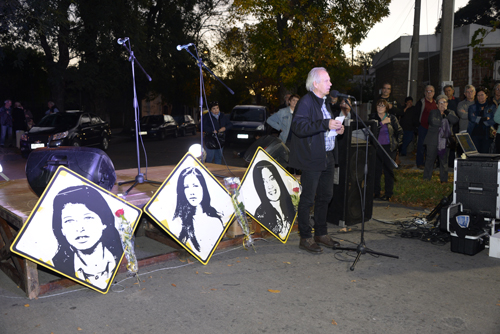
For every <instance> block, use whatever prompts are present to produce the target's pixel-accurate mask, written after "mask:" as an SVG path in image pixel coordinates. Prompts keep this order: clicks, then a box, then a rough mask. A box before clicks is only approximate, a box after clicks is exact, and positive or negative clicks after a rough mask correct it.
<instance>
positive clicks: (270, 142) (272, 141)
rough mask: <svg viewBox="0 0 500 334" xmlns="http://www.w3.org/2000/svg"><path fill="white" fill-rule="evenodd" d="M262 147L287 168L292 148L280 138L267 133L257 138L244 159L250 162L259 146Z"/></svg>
mask: <svg viewBox="0 0 500 334" xmlns="http://www.w3.org/2000/svg"><path fill="white" fill-rule="evenodd" d="M259 146H260V147H262V148H263V149H264V150H265V151H266V152H267V153H268V154H269V155H270V156H272V157H273V159H274V160H276V161H277V162H278V163H279V164H280V165H281V167H283V168H286V167H287V166H288V154H289V153H290V150H289V149H288V147H287V146H286V145H285V144H284V143H283V142H282V141H281V139H279V138H278V137H275V136H272V135H267V136H262V137H260V138H259V139H257V140H256V141H255V142H254V143H253V144H252V145H250V147H249V148H248V149H247V150H246V151H245V154H244V155H243V159H244V160H245V161H246V162H248V163H250V162H251V161H252V158H253V156H254V155H255V151H257V148H259Z"/></svg>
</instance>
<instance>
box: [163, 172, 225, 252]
mask: <svg viewBox="0 0 500 334" xmlns="http://www.w3.org/2000/svg"><path fill="white" fill-rule="evenodd" d="M221 217H222V215H221V214H220V213H219V212H217V210H216V209H215V208H214V207H213V206H212V205H211V199H210V193H209V192H208V187H207V183H206V181H205V178H204V177H203V175H202V174H201V172H200V170H199V169H197V168H196V167H187V168H185V169H184V170H183V171H182V172H181V173H180V176H179V179H178V181H177V204H176V207H175V212H174V216H173V219H172V224H171V225H172V226H171V227H172V232H174V234H176V235H177V236H178V238H179V240H180V241H181V242H182V243H183V244H185V245H187V246H188V247H189V248H190V249H191V250H193V251H194V252H195V253H197V254H198V255H200V257H202V258H205V257H206V256H207V255H208V254H209V253H210V251H211V250H212V249H213V248H214V246H215V244H216V243H217V240H218V238H219V237H220V235H221V233H222V230H223V229H224V224H223V222H222V219H221ZM177 227H179V228H177ZM176 231H177V232H178V233H176Z"/></svg>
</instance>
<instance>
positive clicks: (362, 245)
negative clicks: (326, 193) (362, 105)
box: [333, 99, 399, 271]
mask: <svg viewBox="0 0 500 334" xmlns="http://www.w3.org/2000/svg"><path fill="white" fill-rule="evenodd" d="M345 103H346V104H347V105H348V106H349V107H350V108H351V111H352V110H353V109H352V106H351V104H350V103H349V100H347V99H345ZM352 114H354V115H356V122H361V124H363V126H364V127H365V129H366V130H367V132H368V134H369V136H368V138H366V151H365V153H366V155H365V166H364V181H363V184H364V186H363V195H362V198H361V240H360V242H359V244H358V245H357V246H356V247H334V248H333V249H340V250H346V251H356V253H357V255H356V259H355V260H354V262H353V264H352V266H351V268H350V269H351V271H353V270H354V267H355V266H356V264H357V263H358V261H359V258H360V257H361V255H364V254H366V253H368V254H373V255H381V256H386V257H392V258H395V259H399V256H396V255H391V254H386V253H380V252H376V251H374V250H371V249H369V248H368V247H366V242H365V204H366V203H365V199H366V188H367V187H366V185H367V176H368V148H369V147H368V144H369V139H370V138H372V140H373V142H374V143H375V144H376V145H378V147H379V148H380V150H381V151H382V152H384V153H385V155H386V156H387V158H388V159H389V161H391V163H392V164H393V165H394V167H398V165H397V164H396V162H394V160H393V159H392V158H391V157H390V156H389V154H387V152H386V151H385V150H384V148H383V147H382V145H381V144H380V142H379V141H378V140H377V138H375V135H374V134H373V132H372V131H371V130H370V128H369V127H368V126H367V125H366V124H365V122H363V120H362V119H361V118H360V117H359V115H358V113H356V112H352Z"/></svg>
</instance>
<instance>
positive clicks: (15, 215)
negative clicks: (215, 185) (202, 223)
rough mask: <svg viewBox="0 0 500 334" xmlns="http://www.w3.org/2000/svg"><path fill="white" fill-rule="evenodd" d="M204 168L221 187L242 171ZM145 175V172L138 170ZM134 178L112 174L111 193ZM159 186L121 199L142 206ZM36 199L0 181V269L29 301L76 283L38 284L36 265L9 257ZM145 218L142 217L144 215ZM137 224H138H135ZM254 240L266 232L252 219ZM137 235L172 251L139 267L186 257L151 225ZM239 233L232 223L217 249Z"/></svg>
mask: <svg viewBox="0 0 500 334" xmlns="http://www.w3.org/2000/svg"><path fill="white" fill-rule="evenodd" d="M205 166H206V167H207V168H208V170H210V172H211V173H212V174H214V175H215V176H216V177H217V178H218V179H219V181H221V183H222V184H223V182H222V180H223V178H224V177H231V176H237V177H240V179H241V178H242V177H243V175H244V173H245V171H246V168H242V167H232V166H230V167H229V169H228V167H226V166H224V165H217V164H210V163H207V164H205ZM174 168H175V166H160V167H149V168H148V170H147V172H148V173H147V179H148V180H152V181H159V182H163V181H164V180H165V179H166V178H167V177H168V175H170V173H171V172H172V170H173V169H174ZM142 172H145V169H144V168H143V169H142ZM136 175H137V168H133V169H126V170H118V171H116V177H117V183H116V184H115V185H114V187H113V189H112V192H113V193H114V194H123V193H124V192H125V191H126V190H127V189H129V187H130V186H131V184H124V185H121V186H118V182H122V181H129V180H134V179H135V176H136ZM158 187H159V185H155V184H151V183H142V184H138V185H137V186H135V187H134V188H133V189H132V190H131V191H130V192H129V193H128V195H127V196H124V197H123V198H124V199H125V200H127V201H128V202H130V203H131V204H133V205H135V206H137V207H139V208H141V209H142V207H143V206H144V205H145V204H146V203H147V202H148V201H149V199H150V198H151V197H152V196H153V194H154V193H155V192H156V190H157V189H158ZM37 201H38V197H37V196H36V194H35V193H34V192H33V191H32V190H31V188H30V186H29V184H28V181H27V180H26V179H19V180H11V181H5V182H0V269H2V271H3V272H5V273H6V274H7V275H8V276H9V277H10V278H11V279H12V280H13V281H14V282H15V283H16V284H17V285H18V286H19V287H20V288H21V289H23V290H24V291H25V292H26V295H27V296H28V297H29V298H30V299H33V298H37V297H38V296H39V295H42V294H44V293H47V292H49V291H53V290H57V289H61V288H64V287H67V286H71V285H74V284H78V283H76V282H74V281H72V280H69V279H67V278H61V279H58V280H56V281H52V282H49V283H45V284H40V283H39V280H38V265H37V264H36V263H34V262H32V261H29V260H27V259H24V258H22V257H19V256H17V255H15V254H12V253H11V251H10V246H11V244H12V242H13V241H14V239H15V237H16V235H17V233H18V231H19V230H20V229H21V228H22V226H23V224H24V223H25V222H26V220H27V219H28V217H29V215H30V214H31V211H32V210H33V208H34V207H35V205H36V203H37ZM144 215H145V214H144ZM139 225H141V224H139ZM252 226H253V231H254V236H255V237H265V236H268V235H269V233H267V231H265V230H264V229H261V228H260V225H259V224H257V223H256V222H255V221H253V220H252ZM139 228H140V229H142V230H140V231H139V233H144V234H145V235H146V236H147V237H149V238H151V239H154V240H156V241H159V242H162V243H164V244H166V245H168V246H170V247H172V248H174V249H175V250H174V251H172V252H170V253H167V254H161V255H158V256H153V257H149V258H145V259H139V268H141V267H143V266H147V265H151V264H156V263H159V262H162V261H167V260H171V259H174V258H176V257H178V256H179V255H180V254H182V255H183V256H185V255H186V254H188V253H187V252H186V251H184V250H183V248H182V247H181V246H180V245H179V244H178V243H177V242H176V241H174V240H173V239H172V238H170V237H169V236H168V235H167V234H166V233H164V232H163V231H162V230H161V229H160V228H159V227H157V226H156V225H155V224H151V223H147V226H146V227H145V228H144V226H139ZM242 234H243V233H242V232H241V229H240V228H239V225H238V223H237V222H236V221H233V223H232V225H231V226H230V228H229V229H228V231H227V233H226V235H225V237H224V239H223V240H222V241H221V242H220V243H219V246H218V248H217V249H222V248H225V247H229V246H232V245H235V244H241V243H242V242H243V238H242ZM125 266H126V259H125V258H123V261H122V263H121V266H120V269H119V272H124V271H126V268H125Z"/></svg>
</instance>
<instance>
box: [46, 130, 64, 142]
mask: <svg viewBox="0 0 500 334" xmlns="http://www.w3.org/2000/svg"><path fill="white" fill-rule="evenodd" d="M67 136H68V131H64V132H59V133H56V134H55V135H52V136H51V137H50V140H59V139H64V138H66V137H67Z"/></svg>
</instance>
